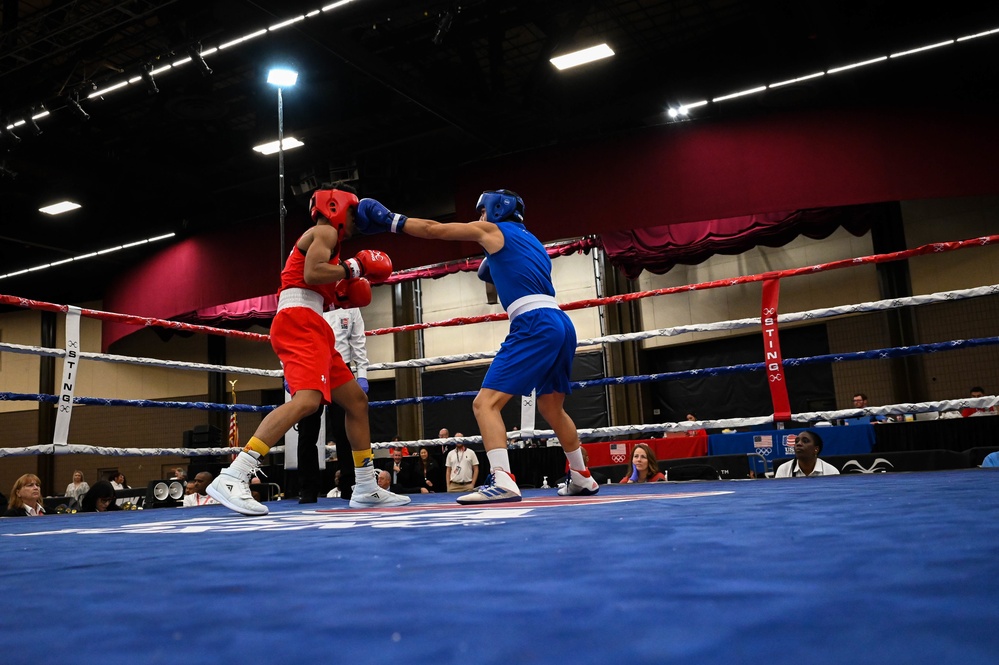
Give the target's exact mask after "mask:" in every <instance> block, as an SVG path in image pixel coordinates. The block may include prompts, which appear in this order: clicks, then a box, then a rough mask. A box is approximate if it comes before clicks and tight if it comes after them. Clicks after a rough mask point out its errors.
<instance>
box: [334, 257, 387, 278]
mask: <svg viewBox="0 0 999 665" xmlns="http://www.w3.org/2000/svg"><path fill="white" fill-rule="evenodd" d="M343 267H344V268H346V269H347V277H351V278H356V277H361V276H362V275H363V276H364V277H368V278H369V279H371V280H373V281H375V282H381V281H383V280H385V279H387V278H388V276H389V275H391V274H392V259H390V258H389V257H388V254H386V253H384V252H379V251H378V250H377V249H362V250H361V251H360V252H358V253H357V255H356V256H355V257H354V258H352V259H347V260H346V261H344V262H343Z"/></svg>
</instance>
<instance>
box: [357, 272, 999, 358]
mask: <svg viewBox="0 0 999 665" xmlns="http://www.w3.org/2000/svg"><path fill="white" fill-rule="evenodd" d="M996 294H999V284H991V285H988V286H976V287H974V288H970V289H958V290H954V291H941V292H939V293H931V294H928V295H922V296H908V297H905V298H889V299H885V300H875V301H871V302H862V303H856V304H853V305H840V306H836V307H823V308H820V309H811V310H807V311H804V312H790V313H787V314H780V315H778V316H777V322H778V323H797V322H799V321H814V320H819V319H825V318H830V317H833V316H842V315H844V314H860V313H865V312H877V311H885V310H889V309H898V308H901V307H909V306H912V305H929V304H933V303H939V302H950V301H954V300H964V299H966V298H978V297H981V296H989V295H996ZM759 325H760V319H759V317H756V318H748V319H733V320H731V321H718V322H716V323H693V324H689V325H683V326H674V327H672V328H659V329H658V330H645V331H642V332H635V333H626V334H620V335H604V336H602V337H593V338H591V339H584V340H579V341H578V342H577V343H576V347H577V348H579V347H584V346H594V345H597V344H604V343H611V342H630V341H638V340H643V339H649V338H652V337H673V336H676V335H682V334H686V333H695V332H709V331H716V330H739V329H742V328H752V327H759ZM498 352H499V351H487V352H481V353H467V354H462V355H454V356H435V357H433V358H413V359H411V360H403V361H399V362H392V363H376V364H372V365H368V371H369V372H373V371H375V370H385V369H406V368H414V367H431V366H435V365H447V364H451V363H456V362H462V361H466V360H480V359H485V358H492V357H494V356H495V355H496V354H497V353H498Z"/></svg>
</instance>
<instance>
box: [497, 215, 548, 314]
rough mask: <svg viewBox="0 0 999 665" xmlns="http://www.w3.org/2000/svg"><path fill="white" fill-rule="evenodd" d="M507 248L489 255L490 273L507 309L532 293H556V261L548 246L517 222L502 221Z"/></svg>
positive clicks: (500, 228) (501, 229)
mask: <svg viewBox="0 0 999 665" xmlns="http://www.w3.org/2000/svg"><path fill="white" fill-rule="evenodd" d="M496 226H498V227H499V230H500V231H501V232H502V233H503V248H502V249H501V250H500V251H498V252H496V253H495V254H490V255H489V273H490V274H491V275H492V278H493V284H494V285H495V286H496V295H498V296H499V299H500V303H501V304H502V305H503V308H504V309H508V308H509V307H510V303H512V302H514V301H515V300H518V299H519V298H523V297H524V296H530V295H538V294H540V295H547V296H554V295H555V287H554V286H553V285H552V260H551V259H550V258H548V252H546V251H545V248H544V246H543V245H542V244H541V243H540V242H539V241H538V239H537V238H535V237H534V236H533V235H532V234H531V232H530V231H528V230H527V229H526V228H525V227H524V225H523V224H518V223H517V222H500V223H499V224H497V225H496Z"/></svg>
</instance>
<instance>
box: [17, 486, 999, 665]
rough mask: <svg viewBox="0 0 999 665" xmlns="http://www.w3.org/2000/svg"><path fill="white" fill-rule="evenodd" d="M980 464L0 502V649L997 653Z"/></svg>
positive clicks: (997, 521) (222, 657)
mask: <svg viewBox="0 0 999 665" xmlns="http://www.w3.org/2000/svg"><path fill="white" fill-rule="evenodd" d="M997 485H999V473H997V472H990V471H987V470H979V469H970V470H966V471H942V472H929V473H918V474H916V473H913V474H880V475H853V476H839V477H828V478H816V479H799V480H783V481H777V480H755V481H718V482H697V483H659V484H655V485H640V486H634V485H632V486H617V485H614V486H604V487H602V488H601V492H600V495H599V496H598V497H594V498H591V499H579V500H573V499H561V498H559V497H555V496H554V491H553V490H529V491H527V492H526V493H525V499H526V500H525V501H524V502H523V503H520V504H506V505H504V506H495V507H490V508H482V509H479V508H470V507H459V506H457V505H455V504H453V503H452V501H453V496H446V495H441V496H437V495H428V496H417V497H416V498H415V500H414V504H413V505H411V506H408V507H405V508H397V509H388V510H384V511H353V510H349V509H348V508H347V505H346V502H343V501H341V500H335V499H325V500H320V503H319V504H317V505H318V508H319V510H318V511H317V510H314V509H313V510H302V509H301V508H302V507H301V506H299V505H298V503H297V502H274V503H270V504H268V505H269V506H270V508H271V510H272V513H271V515H270V516H268V517H266V518H246V517H241V516H238V515H235V514H234V513H231V512H229V511H227V510H226V509H224V508H222V507H206V508H193V509H163V510H147V511H142V512H120V513H107V514H86V515H84V514H79V515H56V516H50V517H46V518H42V519H27V518H25V519H3V520H0V555H2V561H3V570H2V572H0V579H2V580H3V585H2V589H3V592H4V593H3V598H4V599H5V605H6V606H7V612H5V615H6V617H5V618H6V620H5V621H4V629H3V631H2V634H0V654H2V655H0V662H2V663H3V664H5V665H19V664H21V663H24V664H32V665H46V664H48V663H53V664H55V663H64V662H70V661H71V662H80V663H84V662H118V661H120V662H137V663H169V664H171V665H173V664H175V663H178V662H180V663H184V664H185V665H186V664H188V663H213V664H215V665H227V664H229V663H378V664H379V665H381V664H389V663H393V664H399V663H442V664H444V663H477V664H479V663H482V664H488V663H502V664H503V665H511V664H514V663H550V662H570V663H574V662H585V663H598V662H606V663H663V662H671V663H726V664H730V663H742V662H767V663H828V664H830V665H832V664H834V663H835V664H840V663H872V664H874V663H878V664H879V665H880V664H882V663H902V662H905V663H907V664H913V663H934V664H937V663H962V664H966V663H983V664H984V663H989V664H990V665H992V664H994V663H996V662H999V631H997V629H996V627H997V626H999V600H997V599H999V492H997V491H996V488H997Z"/></svg>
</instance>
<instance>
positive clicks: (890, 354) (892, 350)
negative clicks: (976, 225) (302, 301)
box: [368, 337, 999, 409]
mask: <svg viewBox="0 0 999 665" xmlns="http://www.w3.org/2000/svg"><path fill="white" fill-rule="evenodd" d="M994 344H999V337H979V338H976V339H957V340H950V341H948V342H933V343H930V344H916V345H913V346H892V347H887V348H883V349H869V350H867V351H851V352H847V353H829V354H824V355H820V356H810V357H807V358H785V359H784V365H785V366H786V367H801V366H804V365H813V364H819V363H838V362H851V361H855V360H884V359H889V358H903V357H905V356H913V355H918V354H922V353H936V352H938V351H957V350H960V349H970V348H974V347H978V346H991V345H994ZM764 369H766V363H763V362H758V363H740V364H738V365H725V366H723V367H706V368H698V369H685V370H680V371H676V372H659V373H656V374H635V375H631V376H609V377H602V378H599V379H589V380H586V381H572V382H571V383H570V384H569V385H570V386H572V388H573V389H576V388H592V387H596V386H608V385H626V384H632V383H650V382H653V381H665V380H667V379H687V378H692V377H701V376H722V375H725V374H738V373H742V372H759V371H763V370H764ZM476 394H477V393H476V392H475V391H471V392H460V393H446V394H444V395H427V396H423V397H403V398H400V399H393V400H383V401H375V402H369V403H368V406H369V407H370V408H373V409H376V408H379V407H383V406H403V405H406V404H426V403H434V402H442V401H446V400H452V399H460V398H463V397H475V395H476Z"/></svg>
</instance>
